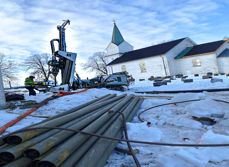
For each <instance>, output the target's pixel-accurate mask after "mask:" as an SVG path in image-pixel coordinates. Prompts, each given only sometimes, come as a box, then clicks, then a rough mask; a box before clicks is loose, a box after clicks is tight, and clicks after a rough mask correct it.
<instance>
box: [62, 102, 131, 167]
mask: <svg viewBox="0 0 229 167" xmlns="http://www.w3.org/2000/svg"><path fill="white" fill-rule="evenodd" d="M129 103H130V102H128V103H127V104H125V106H124V107H123V108H122V109H121V110H120V112H123V111H124V109H125V108H126V107H127V106H128V105H129ZM117 117H118V115H115V116H113V117H112V118H111V119H110V120H109V121H108V122H107V123H105V125H104V126H103V127H102V128H101V129H99V130H98V131H97V132H96V134H98V135H102V134H103V133H104V132H105V131H106V129H107V128H108V127H109V126H110V125H111V124H112V123H113V122H114V121H115V120H116V119H117ZM98 139H99V138H98V137H95V136H91V137H90V138H89V140H87V141H86V142H85V143H83V144H82V145H81V146H80V147H79V149H77V150H75V151H74V153H72V155H71V156H70V157H69V158H68V159H67V160H65V161H64V163H63V164H61V167H66V166H68V167H72V166H73V165H74V164H75V163H76V162H77V161H78V160H79V159H80V157H82V155H84V154H85V152H87V150H89V149H90V147H91V146H92V145H93V144H94V143H95V141H96V140H98Z"/></svg>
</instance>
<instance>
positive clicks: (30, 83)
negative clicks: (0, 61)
mask: <svg viewBox="0 0 229 167" xmlns="http://www.w3.org/2000/svg"><path fill="white" fill-rule="evenodd" d="M24 84H25V86H33V85H34V82H33V79H31V78H29V77H27V78H26V79H25V83H24Z"/></svg>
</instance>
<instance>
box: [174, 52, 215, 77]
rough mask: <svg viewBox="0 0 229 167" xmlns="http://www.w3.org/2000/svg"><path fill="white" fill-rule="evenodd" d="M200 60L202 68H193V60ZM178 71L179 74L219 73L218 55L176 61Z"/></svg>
mask: <svg viewBox="0 0 229 167" xmlns="http://www.w3.org/2000/svg"><path fill="white" fill-rule="evenodd" d="M197 59H198V60H200V63H201V65H200V66H197V67H195V66H193V60H197ZM176 69H177V73H179V74H185V75H189V74H206V73H208V72H212V73H218V65H217V59H216V54H206V55H200V56H192V57H187V58H182V59H176Z"/></svg>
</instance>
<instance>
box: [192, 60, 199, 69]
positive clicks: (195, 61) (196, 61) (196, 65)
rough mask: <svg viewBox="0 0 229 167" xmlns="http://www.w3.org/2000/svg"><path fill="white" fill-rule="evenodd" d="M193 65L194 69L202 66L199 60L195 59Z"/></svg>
mask: <svg viewBox="0 0 229 167" xmlns="http://www.w3.org/2000/svg"><path fill="white" fill-rule="evenodd" d="M192 64H193V67H200V66H201V62H200V60H199V59H193V60H192Z"/></svg>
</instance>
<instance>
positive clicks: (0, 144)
mask: <svg viewBox="0 0 229 167" xmlns="http://www.w3.org/2000/svg"><path fill="white" fill-rule="evenodd" d="M3 144H4V141H3V140H2V138H1V139H0V147H1V146H2V145H3Z"/></svg>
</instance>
